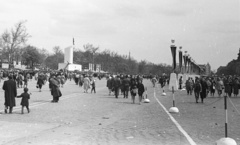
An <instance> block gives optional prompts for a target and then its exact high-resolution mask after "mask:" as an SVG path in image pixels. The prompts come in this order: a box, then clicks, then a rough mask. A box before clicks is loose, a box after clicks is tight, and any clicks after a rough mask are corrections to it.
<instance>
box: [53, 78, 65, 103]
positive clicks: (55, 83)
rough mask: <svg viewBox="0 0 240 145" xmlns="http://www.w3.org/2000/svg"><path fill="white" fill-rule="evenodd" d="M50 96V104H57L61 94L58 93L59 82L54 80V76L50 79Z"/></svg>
mask: <svg viewBox="0 0 240 145" xmlns="http://www.w3.org/2000/svg"><path fill="white" fill-rule="evenodd" d="M50 81H51V95H52V96H53V100H52V101H51V102H52V103H57V102H58V101H59V97H61V96H62V93H61V91H60V88H59V87H60V81H59V80H58V79H57V78H56V76H53V77H52V78H51V79H50Z"/></svg>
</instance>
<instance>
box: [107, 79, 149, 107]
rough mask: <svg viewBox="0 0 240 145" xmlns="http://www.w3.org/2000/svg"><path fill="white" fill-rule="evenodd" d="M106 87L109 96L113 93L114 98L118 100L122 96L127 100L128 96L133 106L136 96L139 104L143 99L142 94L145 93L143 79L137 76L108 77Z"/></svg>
mask: <svg viewBox="0 0 240 145" xmlns="http://www.w3.org/2000/svg"><path fill="white" fill-rule="evenodd" d="M106 86H107V88H108V90H109V95H111V94H112V93H113V94H114V96H115V98H118V97H119V95H120V94H122V95H123V98H126V99H127V98H128V96H129V94H130V96H131V100H132V103H133V104H134V103H135V97H136V96H137V95H138V97H139V104H141V102H142V100H143V99H144V96H143V93H144V92H145V87H144V84H143V78H142V77H141V76H139V75H136V76H134V75H116V76H114V75H110V76H109V77H107V85H106Z"/></svg>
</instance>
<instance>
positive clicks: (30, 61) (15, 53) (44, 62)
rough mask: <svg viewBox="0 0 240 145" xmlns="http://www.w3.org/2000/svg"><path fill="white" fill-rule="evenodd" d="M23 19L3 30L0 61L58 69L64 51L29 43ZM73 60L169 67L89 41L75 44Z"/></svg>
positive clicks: (115, 66)
mask: <svg viewBox="0 0 240 145" xmlns="http://www.w3.org/2000/svg"><path fill="white" fill-rule="evenodd" d="M25 23H26V21H21V22H19V23H17V24H16V25H15V27H13V28H12V29H11V30H10V31H9V30H6V31H5V32H4V33H3V34H2V35H1V38H0V48H1V62H8V63H9V64H10V66H13V61H16V62H19V61H21V62H22V64H24V65H27V66H28V67H29V68H34V67H36V66H37V67H40V68H50V69H58V63H63V61H64V54H63V51H62V49H61V48H60V47H59V46H55V47H53V53H49V52H48V51H47V50H46V49H44V48H42V49H39V48H37V47H35V46H30V45H28V44H27V43H26V42H27V40H28V39H29V38H30V37H31V36H30V35H29V34H28V33H27V29H26V26H25ZM73 62H74V63H75V64H81V65H82V66H83V67H84V68H85V67H86V66H88V64H89V63H93V64H96V62H97V64H100V65H101V69H102V70H103V71H107V72H111V73H127V74H159V75H161V74H163V73H166V74H169V73H171V71H172V67H171V66H169V65H166V64H154V63H151V62H148V61H146V60H142V61H140V62H137V61H136V60H135V59H134V58H132V57H130V56H127V55H120V54H118V53H117V52H113V51H110V50H103V51H101V50H100V49H99V47H94V46H93V45H92V44H86V45H84V46H83V50H81V49H79V48H76V49H74V52H73Z"/></svg>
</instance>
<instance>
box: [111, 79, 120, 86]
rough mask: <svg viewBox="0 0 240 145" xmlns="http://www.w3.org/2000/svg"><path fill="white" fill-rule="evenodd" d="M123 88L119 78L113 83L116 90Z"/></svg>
mask: <svg viewBox="0 0 240 145" xmlns="http://www.w3.org/2000/svg"><path fill="white" fill-rule="evenodd" d="M120 86H121V81H120V79H119V78H115V79H114V81H113V87H114V88H120Z"/></svg>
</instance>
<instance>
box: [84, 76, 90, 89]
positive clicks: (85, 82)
mask: <svg viewBox="0 0 240 145" xmlns="http://www.w3.org/2000/svg"><path fill="white" fill-rule="evenodd" d="M89 88H90V79H89V77H88V75H86V76H85V78H84V79H83V89H84V93H88V89H89Z"/></svg>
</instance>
